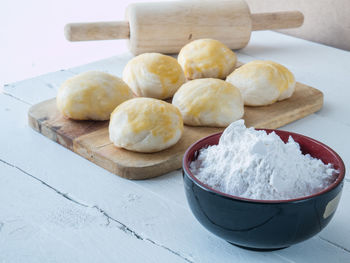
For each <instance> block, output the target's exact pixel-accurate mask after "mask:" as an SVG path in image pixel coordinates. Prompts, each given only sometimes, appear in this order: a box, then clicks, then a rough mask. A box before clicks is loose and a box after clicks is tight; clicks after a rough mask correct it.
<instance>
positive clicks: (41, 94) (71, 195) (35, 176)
mask: <svg viewBox="0 0 350 263" xmlns="http://www.w3.org/2000/svg"><path fill="white" fill-rule="evenodd" d="M131 57H132V56H131V54H121V55H118V56H115V57H112V58H110V59H107V60H103V61H99V62H95V63H92V64H89V65H85V66H81V67H77V68H72V69H69V70H61V71H59V72H55V73H51V74H47V75H43V76H40V77H37V78H33V79H29V80H25V81H21V82H17V83H13V84H9V85H6V86H5V87H4V91H3V93H0V120H1V136H0V262H27V263H29V262H84V263H86V262H123V263H124V262H264V261H266V262H350V206H349V205H348V203H349V201H350V186H349V184H350V179H349V176H347V177H346V179H345V181H346V182H345V186H344V190H343V195H342V199H341V202H340V205H339V207H338V210H337V212H336V214H335V216H334V218H333V220H332V221H331V223H330V224H329V225H328V226H327V227H326V229H324V230H323V231H322V232H321V233H320V234H319V235H318V236H316V237H314V238H312V239H310V240H308V241H305V242H303V243H300V244H298V245H295V246H292V247H289V248H287V249H284V250H279V251H274V252H252V251H248V250H244V249H240V248H237V247H235V246H232V245H230V244H228V243H226V242H225V241H223V240H221V239H219V238H217V237H216V236H214V235H212V234H211V233H209V232H208V231H207V230H206V229H204V228H203V227H202V226H201V225H200V224H199V223H198V222H197V221H196V219H195V218H194V216H193V215H192V214H191V211H190V210H189V207H188V205H187V201H186V199H185V195H184V190H183V183H182V176H181V172H180V171H174V172H172V173H170V174H167V175H164V176H161V177H158V178H155V179H151V180H146V181H128V180H125V179H122V178H119V177H118V176H115V175H113V174H111V173H109V172H108V171H106V170H104V169H102V168H100V167H98V166H96V165H94V164H92V163H91V162H89V161H87V160H85V159H83V158H82V157H80V156H78V155H76V154H74V153H73V152H70V151H69V150H67V149H65V148H63V147H62V146H60V145H58V144H56V143H54V142H53V141H50V140H49V139H47V138H45V137H44V136H42V135H41V134H38V133H36V132H35V131H33V130H32V129H31V128H29V126H28V124H27V111H28V109H29V107H30V106H31V105H33V104H35V103H38V102H40V101H42V100H45V99H49V98H52V97H54V96H55V95H56V92H57V88H58V87H59V85H60V83H61V82H63V81H64V80H65V79H66V78H68V77H71V76H73V75H75V74H76V73H79V72H84V71H87V70H91V69H95V70H102V71H106V72H110V73H112V74H116V75H118V76H121V72H122V69H123V67H124V65H125V64H126V62H127V61H128V59H130V58H131ZM238 57H239V60H241V61H243V62H248V61H250V60H254V59H269V60H274V61H277V62H280V63H282V64H284V65H286V66H287V67H289V68H290V69H291V70H292V72H294V74H295V76H296V79H297V80H298V81H300V82H303V83H305V84H308V85H311V86H313V87H316V88H318V89H320V90H321V91H323V92H324V95H325V104H324V107H323V109H322V110H321V111H319V112H317V113H316V114H313V115H311V116H308V117H306V118H304V119H302V120H299V121H296V122H294V123H291V124H289V125H287V126H285V127H283V129H285V130H290V131H294V132H298V133H302V134H305V135H307V136H310V137H313V138H315V139H317V140H320V141H322V142H324V143H326V144H327V145H329V146H331V147H332V148H333V149H334V150H336V151H337V152H338V153H339V154H340V156H341V157H342V158H343V160H344V162H345V165H346V166H347V167H350V139H349V135H350V88H349V85H350V84H349V83H350V53H349V52H346V51H342V50H338V49H334V48H331V47H326V46H323V45H319V44H315V43H311V42H307V41H304V40H300V39H296V38H293V37H289V36H285V35H281V34H278V33H274V32H256V33H254V34H253V36H252V39H251V42H250V44H249V46H248V47H246V48H244V49H242V50H240V51H238Z"/></svg>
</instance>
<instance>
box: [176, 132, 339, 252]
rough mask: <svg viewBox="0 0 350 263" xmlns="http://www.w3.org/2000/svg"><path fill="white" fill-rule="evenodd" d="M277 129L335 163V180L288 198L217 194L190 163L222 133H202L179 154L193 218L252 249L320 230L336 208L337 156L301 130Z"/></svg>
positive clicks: (280, 245)
mask: <svg viewBox="0 0 350 263" xmlns="http://www.w3.org/2000/svg"><path fill="white" fill-rule="evenodd" d="M264 130H265V131H266V132H267V133H270V132H273V131H274V132H275V133H276V134H277V135H278V136H279V137H280V138H281V139H282V140H283V141H284V142H287V141H288V138H289V136H292V137H293V139H294V140H295V141H296V142H297V143H299V145H300V148H301V151H302V152H303V154H307V153H309V154H310V155H311V156H312V157H315V158H318V159H321V160H322V161H323V163H325V164H328V163H331V164H333V167H334V168H335V169H336V170H338V171H339V174H337V175H336V178H335V180H334V182H333V183H332V184H331V185H330V186H329V187H327V188H326V189H324V190H322V191H321V192H318V193H316V194H313V195H310V196H305V197H302V198H296V199H289V200H254V199H247V198H242V197H238V196H233V195H229V194H225V193H222V192H219V191H217V190H215V189H213V188H211V187H209V186H207V185H205V184H204V183H202V182H200V181H199V180H198V179H197V178H196V177H195V176H194V175H193V174H192V173H191V171H190V169H189V166H190V163H191V162H192V161H194V160H195V159H196V158H197V157H198V152H199V150H200V149H202V148H205V147H208V146H210V145H216V144H218V142H219V139H220V136H221V134H222V133H217V134H213V135H210V136H208V137H205V138H203V139H201V140H199V141H197V142H196V143H194V144H193V145H192V146H190V147H189V148H188V150H187V151H186V153H185V155H184V158H183V178H184V186H185V192H186V197H187V201H188V203H189V206H190V208H191V210H192V212H193V214H194V216H195V217H196V218H197V220H198V221H199V222H200V223H201V224H202V225H203V226H204V227H205V228H206V229H207V230H209V231H210V232H212V233H213V234H215V235H217V236H218V237H220V238H223V239H224V240H226V241H228V242H230V243H232V244H234V245H237V246H240V247H244V248H248V249H253V250H275V249H281V248H285V247H288V246H291V245H293V244H296V243H299V242H301V241H304V240H306V239H308V238H311V237H312V236H314V235H316V234H317V233H319V232H320V231H321V230H322V229H323V228H324V227H325V226H326V225H327V224H328V223H329V222H330V220H331V219H332V217H333V215H334V212H335V210H336V208H337V206H338V203H339V200H340V196H341V192H342V188H343V179H344V176H345V166H344V163H343V161H342V159H341V158H340V157H339V155H338V154H337V153H336V152H335V151H333V150H332V149H331V148H329V147H328V146H326V145H325V144H323V143H321V142H318V141H316V140H314V139H312V138H309V137H306V136H304V135H301V134H296V133H292V132H287V131H281V130H270V129H264Z"/></svg>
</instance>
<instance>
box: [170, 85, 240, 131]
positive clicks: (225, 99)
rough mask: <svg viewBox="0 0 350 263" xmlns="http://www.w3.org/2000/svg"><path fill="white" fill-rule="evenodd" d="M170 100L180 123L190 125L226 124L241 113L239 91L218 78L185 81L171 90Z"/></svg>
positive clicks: (217, 125)
mask: <svg viewBox="0 0 350 263" xmlns="http://www.w3.org/2000/svg"><path fill="white" fill-rule="evenodd" d="M172 103H173V104H174V105H175V106H176V107H177V108H178V109H179V110H180V112H181V114H182V117H183V120H184V123H185V124H188V125H193V126H214V127H226V126H228V125H229V124H230V123H231V122H233V121H236V120H238V119H240V118H241V117H242V116H243V114H244V106H243V99H242V96H241V93H240V92H239V90H238V89H237V88H236V87H235V86H233V85H232V84H230V83H228V82H226V81H223V80H220V79H213V78H206V79H196V80H192V81H189V82H187V83H186V84H184V85H182V86H181V88H180V89H179V90H178V91H177V92H176V93H175V95H174V97H173V102H172Z"/></svg>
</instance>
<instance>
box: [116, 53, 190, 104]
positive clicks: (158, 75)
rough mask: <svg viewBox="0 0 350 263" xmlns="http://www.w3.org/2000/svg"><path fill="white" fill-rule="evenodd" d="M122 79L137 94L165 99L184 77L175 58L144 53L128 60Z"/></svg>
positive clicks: (174, 90) (184, 79) (182, 81)
mask: <svg viewBox="0 0 350 263" xmlns="http://www.w3.org/2000/svg"><path fill="white" fill-rule="evenodd" d="M123 80H124V81H125V82H126V83H127V84H128V85H129V86H130V88H131V89H132V91H133V92H134V93H135V94H136V95H138V96H141V97H151V98H156V99H166V98H170V97H172V96H173V95H174V93H175V92H176V91H177V89H178V88H179V87H180V86H181V85H182V84H183V83H184V82H185V81H186V78H185V75H184V73H183V71H182V68H181V66H180V65H179V63H177V60H176V59H175V58H173V57H170V56H165V55H162V54H159V53H144V54H142V55H139V56H137V57H134V58H133V59H131V60H130V61H129V62H128V64H127V65H126V66H125V68H124V71H123Z"/></svg>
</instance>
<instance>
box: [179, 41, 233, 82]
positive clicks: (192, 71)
mask: <svg viewBox="0 0 350 263" xmlns="http://www.w3.org/2000/svg"><path fill="white" fill-rule="evenodd" d="M177 60H178V61H179V63H180V65H181V67H182V69H183V70H184V72H185V76H186V78H187V79H199V78H219V79H224V78H225V77H226V76H227V75H228V74H230V73H231V72H232V71H233V70H234V68H235V66H236V62H237V58H236V55H235V53H234V52H233V51H232V50H231V49H229V48H228V47H227V46H225V45H224V44H223V43H221V42H219V41H217V40H214V39H198V40H195V41H192V42H190V43H188V44H187V45H185V46H184V47H183V48H182V49H181V51H180V53H179V56H178V58H177Z"/></svg>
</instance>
